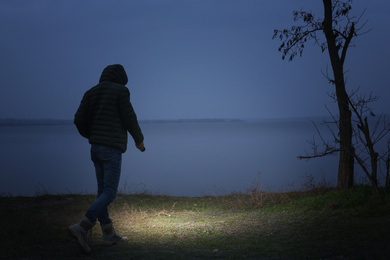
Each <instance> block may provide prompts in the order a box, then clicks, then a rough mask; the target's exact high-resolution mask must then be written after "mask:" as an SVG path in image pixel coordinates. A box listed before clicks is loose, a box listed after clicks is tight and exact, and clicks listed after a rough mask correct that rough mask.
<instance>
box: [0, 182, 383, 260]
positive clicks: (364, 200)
mask: <svg viewBox="0 0 390 260" xmlns="http://www.w3.org/2000/svg"><path fill="white" fill-rule="evenodd" d="M94 199H95V196H92V195H62V196H51V195H44V196H40V197H35V198H23V197H11V198H6V197H0V209H1V211H0V220H1V221H2V222H4V223H9V225H7V226H5V227H4V228H3V229H2V230H1V231H0V232H4V234H3V233H1V234H0V235H3V236H5V234H7V240H5V241H3V243H2V244H0V250H1V252H2V253H3V256H4V258H5V259H7V258H8V259H15V258H16V259H22V258H33V259H40V258H46V259H53V258H55V259H80V258H81V259H83V258H84V257H85V259H210V258H213V259H228V258H231V259H243V258H249V259H259V258H260V259H262V258H282V259H291V258H295V259H306V258H309V259H313V258H314V259H320V258H328V259H334V258H358V257H359V256H360V255H362V254H364V255H369V256H371V257H372V258H373V259H382V258H383V256H386V255H388V254H389V253H390V248H389V247H388V242H389V240H388V233H387V230H389V229H390V222H389V221H388V215H389V214H390V207H389V206H390V205H389V203H390V198H389V196H388V195H387V197H385V196H383V197H377V196H372V195H371V190H370V188H369V187H358V188H356V189H352V190H348V191H337V190H330V189H327V190H313V191H306V192H288V193H264V192H263V193H261V194H257V195H256V194H254V192H253V191H252V193H250V194H233V195H227V196H213V197H211V196H209V197H197V198H189V197H170V196H152V195H146V194H140V195H124V194H120V195H119V196H118V197H117V199H116V200H115V202H114V203H112V204H111V205H110V213H111V218H112V219H113V220H114V225H115V227H116V229H117V231H118V232H119V234H120V235H122V236H126V237H128V238H129V242H128V243H127V244H121V245H116V246H112V247H104V246H101V245H99V240H100V238H101V230H100V228H96V226H95V227H94V229H93V232H92V236H91V238H90V240H89V244H90V246H91V249H92V254H91V255H89V256H84V255H83V254H82V252H81V250H80V249H79V247H78V245H77V242H75V241H74V240H73V239H72V237H70V235H68V233H67V232H66V229H67V226H68V225H69V224H70V223H73V222H75V221H76V220H77V219H79V218H80V217H82V216H83V214H84V211H85V208H86V207H87V206H88V205H89V204H90V203H91V202H93V201H94ZM22 213H23V214H22ZM43 234H44V235H43ZM21 248H22V250H21ZM58 252H61V255H60V256H59V255H58Z"/></svg>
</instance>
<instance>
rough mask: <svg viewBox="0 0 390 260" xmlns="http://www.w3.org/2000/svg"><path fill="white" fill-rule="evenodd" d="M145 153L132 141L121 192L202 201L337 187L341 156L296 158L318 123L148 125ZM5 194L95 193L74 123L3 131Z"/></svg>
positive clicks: (0, 187)
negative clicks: (312, 181)
mask: <svg viewBox="0 0 390 260" xmlns="http://www.w3.org/2000/svg"><path fill="white" fill-rule="evenodd" d="M141 128H142V130H143V132H144V135H145V146H146V149H147V150H146V152H144V153H141V152H139V151H138V150H136V149H135V147H134V146H133V142H132V141H131V142H130V143H129V146H128V151H127V152H126V153H125V154H124V155H123V163H122V175H121V181H120V188H119V189H120V190H122V191H125V192H143V191H149V192H151V193H153V194H166V195H175V196H181V195H185V196H201V195H214V194H225V193H230V192H233V191H243V192H245V190H246V189H247V188H249V187H250V186H251V185H252V184H253V183H255V182H259V183H261V184H262V185H263V186H265V187H267V188H270V189H271V190H274V191H280V190H283V189H285V188H287V187H291V186H292V187H293V188H295V189H300V188H301V187H302V183H303V182H305V181H306V179H307V178H306V177H305V176H306V175H308V174H311V175H313V176H315V177H316V178H318V179H322V178H325V179H326V180H327V181H328V182H330V183H331V184H335V183H336V178H337V176H336V175H337V162H338V157H335V156H331V157H327V158H321V159H313V160H309V161H306V160H298V159H296V157H297V156H298V155H302V154H304V153H305V150H310V145H309V144H308V143H307V140H308V139H311V138H312V136H313V134H314V133H315V130H314V127H313V125H312V124H311V122H309V121H307V122H226V123H224V122H218V123H145V124H141ZM0 144H1V150H0V158H1V159H0V160H1V161H0V162H1V175H0V193H2V194H8V193H11V194H12V195H14V196H17V195H28V196H30V195H36V194H37V193H41V192H49V193H53V194H57V193H95V191H96V181H95V175H94V174H95V173H94V168H93V164H92V162H91V161H90V154H89V148H90V145H89V144H88V142H87V140H86V139H83V138H82V137H81V136H79V134H78V132H77V130H76V128H75V127H74V126H72V125H65V126H17V127H0ZM259 173H260V178H258V176H259Z"/></svg>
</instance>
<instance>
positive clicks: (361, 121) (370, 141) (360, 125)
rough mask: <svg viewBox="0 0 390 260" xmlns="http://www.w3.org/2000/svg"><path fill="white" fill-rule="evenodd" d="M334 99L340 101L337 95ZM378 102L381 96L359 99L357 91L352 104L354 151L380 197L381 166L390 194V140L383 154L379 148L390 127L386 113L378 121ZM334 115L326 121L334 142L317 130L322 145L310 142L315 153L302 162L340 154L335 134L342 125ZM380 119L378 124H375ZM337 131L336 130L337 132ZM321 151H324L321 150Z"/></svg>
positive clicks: (352, 98)
mask: <svg viewBox="0 0 390 260" xmlns="http://www.w3.org/2000/svg"><path fill="white" fill-rule="evenodd" d="M331 97H332V98H333V99H334V100H335V101H337V97H336V95H331ZM377 100H378V97H377V96H373V95H372V94H370V95H358V94H357V91H355V92H353V93H352V94H351V95H350V96H349V98H348V102H349V105H350V108H351V110H352V113H353V117H352V125H353V126H354V127H353V143H352V145H353V147H354V148H355V152H354V154H353V156H354V158H355V160H356V162H357V164H358V165H360V167H361V168H362V170H363V172H364V173H365V175H366V177H367V178H368V180H369V181H370V183H371V186H372V189H373V193H374V194H376V195H379V181H378V172H379V166H380V165H382V166H383V167H382V168H383V169H384V171H385V187H386V191H388V189H389V188H390V176H389V174H390V173H389V167H390V139H388V140H387V147H386V148H385V150H382V152H381V153H380V152H379V151H378V149H377V144H379V142H380V141H382V140H383V139H384V138H385V137H386V136H387V135H388V134H389V133H390V124H389V123H388V122H387V121H386V118H385V115H384V114H383V113H382V114H381V115H379V117H377V116H376V115H375V114H374V112H373V111H372V109H371V108H370V106H369V104H370V103H372V102H375V101H377ZM328 112H329V114H330V115H331V118H332V120H331V121H324V122H323V123H324V124H325V125H326V126H327V127H328V130H329V131H330V133H331V134H332V136H333V142H329V141H328V140H326V139H324V138H323V137H322V133H321V131H320V130H319V128H318V127H317V125H316V124H314V126H315V127H316V129H317V133H318V134H319V137H320V140H321V143H320V144H318V143H316V141H315V139H314V138H313V141H311V142H309V143H310V144H311V145H312V152H311V153H310V154H308V155H306V156H298V159H311V158H318V157H323V156H327V155H330V154H334V153H336V152H339V149H338V147H337V143H338V142H339V140H338V136H337V134H336V133H335V127H332V125H336V126H337V127H338V126H339V122H338V120H337V118H336V117H335V116H333V115H332V113H331V112H330V111H329V110H328ZM374 117H377V119H376V120H373V119H374ZM337 127H336V129H337ZM319 148H320V149H319Z"/></svg>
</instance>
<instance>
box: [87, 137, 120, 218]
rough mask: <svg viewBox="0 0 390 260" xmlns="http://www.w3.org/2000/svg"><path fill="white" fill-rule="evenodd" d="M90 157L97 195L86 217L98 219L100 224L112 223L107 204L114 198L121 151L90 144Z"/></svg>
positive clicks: (117, 182) (118, 176)
mask: <svg viewBox="0 0 390 260" xmlns="http://www.w3.org/2000/svg"><path fill="white" fill-rule="evenodd" d="M91 159H92V161H93V162H94V165H95V170H96V179H97V182H98V197H97V199H96V201H95V202H94V204H93V205H92V206H91V207H90V208H89V209H88V211H87V213H86V217H87V218H88V219H89V220H90V221H91V222H93V223H96V220H97V219H98V220H99V222H100V224H101V225H106V224H110V223H112V221H111V219H110V218H109V214H108V205H109V204H110V203H111V202H113V201H114V199H115V198H116V193H117V189H118V184H119V178H120V172H121V164H122V152H121V151H120V150H118V149H115V148H111V147H107V146H103V145H94V144H93V145H92V147H91Z"/></svg>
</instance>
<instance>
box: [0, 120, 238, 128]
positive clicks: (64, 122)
mask: <svg viewBox="0 0 390 260" xmlns="http://www.w3.org/2000/svg"><path fill="white" fill-rule="evenodd" d="M214 122H216V123H218V122H245V120H241V119H172V120H163V119H161V120H139V123H143V124H148V123H214ZM72 124H73V120H71V119H17V118H6V119H0V127H1V126H51V125H72Z"/></svg>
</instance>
